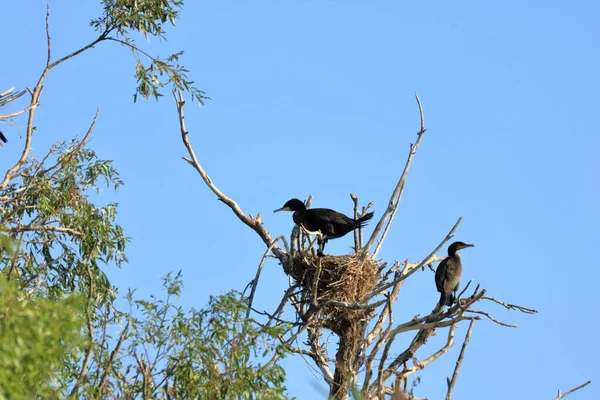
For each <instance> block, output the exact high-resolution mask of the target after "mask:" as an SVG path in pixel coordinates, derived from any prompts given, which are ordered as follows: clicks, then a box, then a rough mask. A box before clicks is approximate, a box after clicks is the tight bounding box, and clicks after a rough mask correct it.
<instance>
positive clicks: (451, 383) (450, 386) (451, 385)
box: [446, 320, 475, 400]
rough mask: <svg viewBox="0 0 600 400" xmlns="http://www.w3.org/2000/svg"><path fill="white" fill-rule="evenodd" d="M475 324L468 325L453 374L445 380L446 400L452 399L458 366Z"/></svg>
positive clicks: (463, 356) (460, 363)
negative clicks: (446, 388) (446, 385)
mask: <svg viewBox="0 0 600 400" xmlns="http://www.w3.org/2000/svg"><path fill="white" fill-rule="evenodd" d="M474 324H475V321H474V320H471V323H470V324H469V329H468V330H467V334H466V336H465V341H464V342H463V345H462V347H461V349H460V354H459V355H458V359H457V360H456V366H455V367H454V373H453V374H452V379H449V378H447V379H446V382H447V383H448V394H446V400H450V399H451V398H452V391H453V390H454V384H455V383H456V378H458V373H459V371H460V366H461V365H462V362H463V359H464V358H465V350H466V349H467V345H468V344H469V340H470V339H471V332H472V331H473V325H474Z"/></svg>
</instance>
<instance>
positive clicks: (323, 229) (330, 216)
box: [273, 199, 373, 256]
mask: <svg viewBox="0 0 600 400" xmlns="http://www.w3.org/2000/svg"><path fill="white" fill-rule="evenodd" d="M278 211H293V212H294V215H293V219H294V222H295V223H296V225H299V226H300V227H302V229H304V231H305V232H306V233H308V234H311V235H317V242H318V243H319V249H318V251H317V254H318V255H319V256H322V255H323V250H325V243H327V241H328V240H329V239H337V238H340V237H342V236H344V235H345V234H347V233H348V232H351V231H353V230H354V229H356V228H359V227H362V226H365V225H366V223H367V221H368V220H370V219H371V218H373V213H372V212H370V213H367V214H365V215H363V216H362V217H360V218H358V219H352V218H350V217H347V216H345V215H344V214H342V213H339V212H337V211H334V210H330V209H329V208H310V209H306V205H304V203H303V202H301V201H300V200H298V199H291V200H289V201H287V202H286V203H285V204H284V205H283V207H281V208H279V209H277V210H275V211H273V212H278Z"/></svg>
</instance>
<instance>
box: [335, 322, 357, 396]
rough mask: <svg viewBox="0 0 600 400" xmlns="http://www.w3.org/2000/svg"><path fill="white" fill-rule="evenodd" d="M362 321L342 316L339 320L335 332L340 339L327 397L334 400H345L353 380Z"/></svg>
mask: <svg viewBox="0 0 600 400" xmlns="http://www.w3.org/2000/svg"><path fill="white" fill-rule="evenodd" d="M363 325H364V322H357V321H356V319H354V318H344V319H343V320H342V321H340V322H339V324H338V328H339V329H336V330H335V331H336V333H337V334H338V336H339V338H340V341H339V345H338V350H337V353H336V355H335V374H334V376H333V384H332V385H331V388H330V391H329V397H330V398H332V399H335V400H347V399H348V392H349V390H350V388H351V387H352V384H353V382H354V380H355V372H356V369H357V365H358V360H357V357H358V351H359V348H360V344H361V342H362V339H363V337H362V336H363V335H362V333H363Z"/></svg>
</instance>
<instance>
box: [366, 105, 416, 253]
mask: <svg viewBox="0 0 600 400" xmlns="http://www.w3.org/2000/svg"><path fill="white" fill-rule="evenodd" d="M415 99H416V100H417V105H418V106H419V114H420V117H421V129H420V131H419V132H418V133H417V135H418V137H417V141H416V142H415V144H414V145H413V144H411V145H410V151H409V153H408V159H407V160H406V164H405V166H404V171H403V172H402V175H400V179H399V180H398V183H397V184H396V187H395V188H394V191H393V192H392V195H391V196H390V201H389V203H388V207H387V209H386V210H385V212H384V213H383V215H382V216H381V218H380V219H379V221H378V222H377V225H376V226H375V230H374V231H373V233H372V234H371V237H370V238H369V240H368V241H367V244H366V245H365V246H364V248H363V250H364V252H365V254H366V253H367V252H368V251H369V250H370V249H371V247H372V246H373V243H375V240H376V239H377V236H378V235H379V233H380V232H381V230H382V229H384V228H383V227H384V225H386V226H385V229H384V231H383V233H382V234H381V237H380V238H379V242H378V243H377V246H376V248H375V251H374V252H373V256H374V257H375V256H377V253H378V252H379V249H380V248H381V246H382V245H383V241H384V240H385V237H386V235H387V232H388V230H389V228H390V225H391V224H392V221H393V220H394V216H395V215H396V211H397V210H398V205H399V204H400V199H401V198H402V193H403V192H404V184H405V182H406V177H407V175H408V170H409V169H410V165H411V163H412V159H413V157H414V155H415V154H416V152H417V149H418V148H419V145H420V144H421V139H422V138H423V134H424V133H425V131H426V129H425V117H424V115H423V107H422V106H421V100H420V99H419V95H418V94H417V93H415Z"/></svg>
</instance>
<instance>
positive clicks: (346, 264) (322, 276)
mask: <svg viewBox="0 0 600 400" xmlns="http://www.w3.org/2000/svg"><path fill="white" fill-rule="evenodd" d="M319 265H320V272H319ZM378 269H379V265H378V263H377V261H376V260H375V259H374V258H373V257H371V256H370V255H367V256H366V257H365V259H364V260H361V259H360V257H359V255H357V254H349V255H343V256H331V255H325V256H323V257H315V256H313V255H304V256H303V255H296V256H294V258H293V260H292V263H291V265H290V266H289V268H288V270H287V271H286V273H288V274H289V275H291V276H292V277H293V278H294V279H295V280H296V282H297V283H298V284H300V286H301V287H302V292H303V295H302V298H303V299H304V300H305V301H308V302H312V299H313V297H314V293H313V291H314V289H315V279H318V281H317V287H316V289H317V290H316V292H317V293H316V298H317V304H323V303H326V302H328V301H339V302H344V303H348V304H355V303H358V302H360V301H361V300H362V299H363V298H364V297H365V296H367V295H368V294H369V293H371V292H372V291H373V290H374V289H375V287H376V285H377V281H378V279H379V273H378ZM317 275H318V277H317ZM372 313H373V310H371V309H359V310H351V309H348V308H345V307H335V306H331V307H327V308H326V309H324V310H323V311H322V313H321V316H322V318H325V319H327V320H328V322H329V323H328V324H327V327H328V328H330V329H332V330H333V331H337V329H336V326H339V325H341V324H343V325H346V324H348V323H351V322H359V321H363V320H365V319H366V318H367V317H368V316H369V315H371V314H372Z"/></svg>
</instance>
